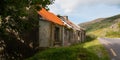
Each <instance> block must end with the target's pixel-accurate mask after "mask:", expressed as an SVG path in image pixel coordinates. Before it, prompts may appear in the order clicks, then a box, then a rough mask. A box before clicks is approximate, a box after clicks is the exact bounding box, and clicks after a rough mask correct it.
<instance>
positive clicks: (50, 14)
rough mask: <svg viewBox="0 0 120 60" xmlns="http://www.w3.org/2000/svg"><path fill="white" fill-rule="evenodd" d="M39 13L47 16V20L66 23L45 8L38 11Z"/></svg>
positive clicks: (44, 16)
mask: <svg viewBox="0 0 120 60" xmlns="http://www.w3.org/2000/svg"><path fill="white" fill-rule="evenodd" d="M38 14H40V15H41V16H42V17H43V18H45V19H46V20H48V21H50V22H53V23H56V24H59V25H64V23H63V22H62V21H61V20H60V18H58V17H57V16H56V15H54V14H53V13H51V12H48V11H46V10H45V9H44V8H42V9H41V10H40V11H38Z"/></svg>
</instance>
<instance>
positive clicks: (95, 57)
mask: <svg viewBox="0 0 120 60" xmlns="http://www.w3.org/2000/svg"><path fill="white" fill-rule="evenodd" d="M87 40H88V41H86V42H85V43H80V44H76V45H73V46H69V47H58V48H49V49H46V50H44V51H40V52H38V53H37V54H35V56H33V57H30V58H28V59H26V60H109V56H108V53H107V52H106V50H105V49H104V47H103V46H102V45H101V44H100V42H99V41H98V40H96V39H93V40H91V38H89V39H87Z"/></svg>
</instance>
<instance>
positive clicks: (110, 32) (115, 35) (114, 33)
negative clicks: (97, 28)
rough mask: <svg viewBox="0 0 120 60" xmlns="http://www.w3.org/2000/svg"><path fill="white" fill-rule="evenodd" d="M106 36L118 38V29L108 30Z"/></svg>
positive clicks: (119, 34) (119, 35)
mask: <svg viewBox="0 0 120 60" xmlns="http://www.w3.org/2000/svg"><path fill="white" fill-rule="evenodd" d="M106 37H110V38H120V32H119V31H118V32H117V31H109V32H107V33H106Z"/></svg>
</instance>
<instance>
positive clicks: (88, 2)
mask: <svg viewBox="0 0 120 60" xmlns="http://www.w3.org/2000/svg"><path fill="white" fill-rule="evenodd" d="M100 4H104V5H114V6H117V5H120V0H55V4H54V5H53V6H50V8H53V9H56V11H58V10H59V11H60V10H63V11H64V12H63V13H66V14H67V13H71V12H72V11H74V10H75V9H76V8H80V7H82V6H93V5H100Z"/></svg>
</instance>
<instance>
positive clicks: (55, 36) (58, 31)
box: [54, 27, 60, 42]
mask: <svg viewBox="0 0 120 60" xmlns="http://www.w3.org/2000/svg"><path fill="white" fill-rule="evenodd" d="M59 37H60V28H59V27H55V33H54V38H55V42H60V39H59Z"/></svg>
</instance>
